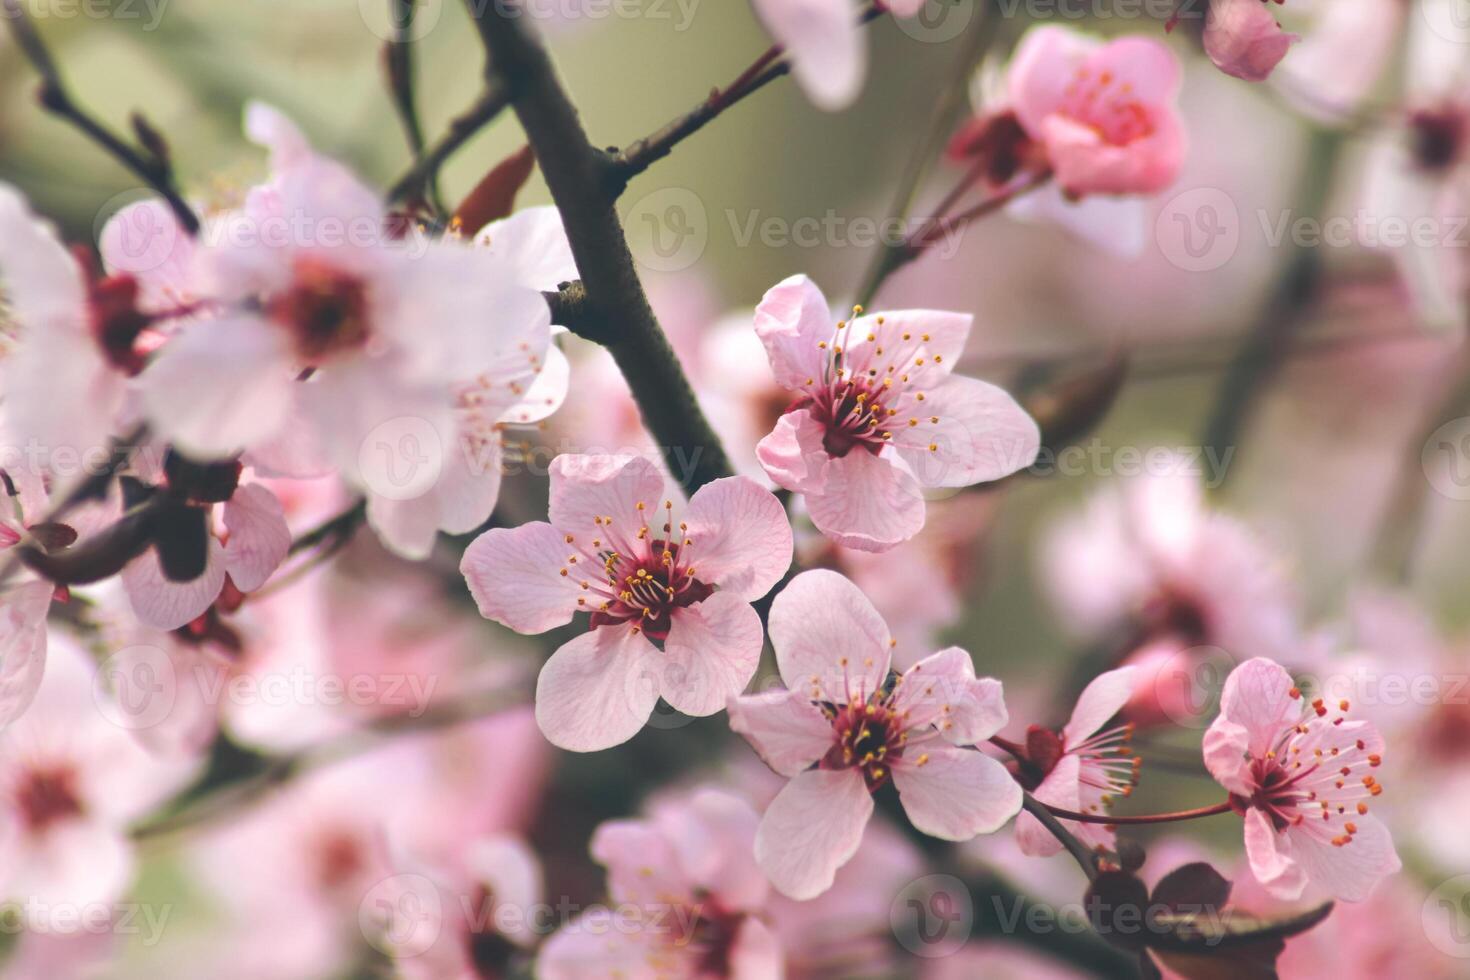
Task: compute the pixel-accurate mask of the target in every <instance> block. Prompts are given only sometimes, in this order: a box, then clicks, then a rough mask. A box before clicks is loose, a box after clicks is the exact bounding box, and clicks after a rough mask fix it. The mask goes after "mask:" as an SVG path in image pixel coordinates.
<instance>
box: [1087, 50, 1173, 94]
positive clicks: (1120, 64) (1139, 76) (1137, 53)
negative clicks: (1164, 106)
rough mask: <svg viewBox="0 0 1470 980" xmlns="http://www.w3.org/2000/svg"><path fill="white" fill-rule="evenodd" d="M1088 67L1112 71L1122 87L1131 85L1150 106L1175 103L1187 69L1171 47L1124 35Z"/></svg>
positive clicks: (1093, 54) (1094, 58)
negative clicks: (1184, 71) (1184, 70)
mask: <svg viewBox="0 0 1470 980" xmlns="http://www.w3.org/2000/svg"><path fill="white" fill-rule="evenodd" d="M1087 63H1088V67H1089V68H1092V69H1095V70H1096V71H1097V72H1098V73H1101V72H1104V71H1106V72H1109V73H1111V74H1112V76H1113V78H1114V79H1115V81H1116V82H1117V83H1118V84H1120V85H1126V86H1130V87H1131V88H1132V90H1133V91H1134V92H1135V93H1138V94H1140V96H1141V97H1142V98H1144V99H1145V100H1146V102H1147V103H1151V104H1154V105H1158V104H1161V103H1165V102H1171V101H1173V99H1174V97H1175V96H1176V95H1178V94H1179V85H1180V81H1181V79H1182V77H1183V67H1182V66H1181V65H1180V64H1179V59H1178V58H1177V57H1175V56H1174V52H1173V51H1171V50H1169V46H1168V45H1166V44H1164V43H1162V42H1160V41H1158V40H1156V39H1155V38H1151V37H1143V36H1137V35H1124V36H1123V37H1119V38H1114V39H1113V40H1111V41H1109V42H1108V43H1107V44H1104V45H1103V46H1102V47H1100V48H1098V49H1097V50H1096V51H1094V52H1093V53H1092V56H1091V57H1090V58H1089V59H1088V62H1087Z"/></svg>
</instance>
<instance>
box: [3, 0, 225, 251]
mask: <svg viewBox="0 0 1470 980" xmlns="http://www.w3.org/2000/svg"><path fill="white" fill-rule="evenodd" d="M3 3H4V13H5V19H6V20H8V21H9V22H10V32H11V35H12V36H13V37H14V38H15V42H16V45H17V46H18V47H19V48H20V50H21V52H22V53H23V54H24V55H25V56H26V59H27V60H29V61H30V63H31V65H32V66H33V67H34V68H35V69H36V71H37V73H39V74H40V76H41V89H40V102H41V106H42V107H43V108H44V109H46V111H48V112H50V113H51V114H52V115H55V116H58V117H60V118H62V119H65V120H66V121H67V122H70V123H71V124H72V125H73V126H75V127H76V128H77V129H79V130H81V131H82V133H83V134H84V135H86V136H87V138H88V139H90V140H91V141H92V142H94V143H96V144H97V145H98V146H100V147H102V149H104V150H106V151H107V153H108V154H109V155H111V156H112V157H113V159H115V160H117V161H118V162H119V163H121V164H122V165H123V166H124V167H127V168H128V169H129V170H131V171H132V172H133V174H134V175H135V176H137V177H138V178H139V179H140V180H142V181H143V182H144V183H145V184H147V185H148V186H149V187H151V188H153V190H155V191H157V192H158V194H159V195H160V196H161V197H162V198H163V199H164V200H165V201H167V202H168V206H169V208H170V209H171V210H172V211H173V213H174V216H175V217H176V218H177V219H178V221H179V224H180V225H182V226H183V227H184V230H185V231H187V232H188V233H189V234H191V235H193V234H197V233H198V231H199V217H198V215H196V214H195V213H194V209H193V208H191V207H189V205H188V204H187V203H186V202H185V201H184V199H183V197H182V196H181V195H180V193H179V188H178V183H177V181H176V180H175V178H174V170H173V162H172V161H171V160H170V159H169V155H168V148H167V145H166V144H165V143H164V142H163V140H162V138H161V137H160V136H159V135H158V133H157V131H156V130H154V128H153V127H152V126H151V125H150V124H149V123H148V122H147V121H145V120H144V119H143V117H142V116H141V115H139V114H137V113H134V114H133V119H132V123H133V130H134V131H135V132H136V133H137V134H138V138H139V140H140V141H141V142H142V143H143V149H142V150H141V151H139V150H138V149H135V148H134V147H133V146H131V145H130V144H128V143H127V142H126V141H125V140H123V139H122V138H121V137H119V136H118V135H117V134H115V133H113V132H112V130H110V129H108V128H107V127H106V126H104V125H103V124H102V123H100V122H98V121H97V120H96V119H95V118H93V117H92V115H91V114H90V113H88V112H87V111H86V110H85V109H83V108H82V107H81V106H80V105H78V104H77V102H76V100H75V99H73V98H72V96H71V93H70V92H68V91H67V88H66V84H65V83H64V82H63V81H62V78H61V71H60V69H58V68H57V66H56V62H55V60H53V59H52V57H51V53H50V52H49V51H48V50H47V49H46V45H45V44H44V43H43V42H42V41H41V37H40V35H39V34H37V33H36V28H35V25H34V24H32V23H31V22H30V19H29V16H28V15H27V14H26V11H25V8H24V7H22V6H21V3H20V0H3Z"/></svg>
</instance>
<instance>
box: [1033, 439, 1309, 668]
mask: <svg viewBox="0 0 1470 980" xmlns="http://www.w3.org/2000/svg"><path fill="white" fill-rule="evenodd" d="M1146 455H1147V457H1148V458H1149V459H1150V460H1151V461H1152V462H1151V463H1150V465H1149V467H1148V470H1147V472H1145V473H1143V474H1141V475H1138V476H1133V477H1127V478H1124V482H1122V483H1121V484H1120V485H1113V486H1107V487H1104V488H1103V489H1102V490H1100V491H1098V492H1097V493H1096V494H1095V495H1094V496H1093V498H1092V500H1091V501H1090V502H1089V503H1088V504H1087V505H1086V507H1085V508H1084V509H1083V511H1082V512H1081V513H1079V514H1076V515H1072V516H1069V517H1066V518H1063V519H1061V520H1058V521H1057V522H1055V524H1054V525H1053V527H1052V529H1051V530H1050V531H1049V532H1048V533H1047V534H1046V535H1045V536H1044V537H1043V539H1042V550H1041V556H1040V562H1039V564H1040V566H1041V569H1042V572H1043V576H1044V578H1043V583H1042V584H1043V588H1044V589H1046V590H1047V591H1048V592H1049V593H1050V594H1051V596H1052V600H1053V602H1054V603H1055V604H1056V605H1057V607H1058V610H1059V611H1060V612H1061V614H1062V617H1063V620H1064V622H1065V623H1066V624H1067V625H1068V626H1070V627H1071V628H1072V629H1073V630H1074V631H1076V632H1077V633H1079V634H1080V635H1084V636H1096V635H1098V634H1100V633H1102V632H1104V631H1106V630H1110V629H1117V628H1119V627H1128V626H1129V624H1130V623H1131V624H1132V628H1133V630H1134V632H1135V633H1136V642H1137V645H1139V646H1141V645H1144V644H1147V643H1149V642H1152V641H1169V642H1176V643H1177V644H1178V646H1179V648H1181V649H1188V648H1191V647H1196V646H1212V647H1221V648H1223V649H1224V650H1225V651H1226V652H1227V653H1229V654H1231V655H1233V656H1235V657H1240V658H1244V657H1251V656H1270V657H1272V658H1274V659H1277V660H1287V661H1289V660H1290V659H1291V658H1292V657H1293V656H1294V655H1295V654H1296V653H1297V652H1298V651H1299V649H1300V633H1301V630H1300V626H1299V623H1298V617H1297V612H1296V608H1295V589H1294V588H1293V586H1292V583H1291V581H1290V580H1289V578H1288V577H1287V576H1286V575H1285V574H1284V563H1283V562H1282V561H1281V560H1280V559H1279V558H1278V557H1277V556H1276V555H1274V554H1272V553H1271V552H1270V551H1269V550H1267V548H1266V547H1265V546H1264V545H1263V543H1262V542H1261V541H1260V539H1259V538H1258V537H1257V536H1256V535H1255V534H1254V533H1253V532H1252V531H1251V529H1250V528H1248V527H1247V526H1246V525H1244V524H1243V523H1241V522H1240V521H1237V520H1235V519H1234V518H1232V517H1229V516H1226V515H1224V514H1219V513H1216V512H1214V511H1212V510H1211V509H1210V508H1209V507H1207V506H1206V504H1205V500H1204V494H1203V491H1202V490H1201V487H1200V481H1199V477H1198V476H1196V475H1195V466H1193V465H1192V464H1191V463H1190V462H1189V460H1187V459H1186V458H1185V457H1183V456H1180V455H1177V454H1172V453H1171V454H1163V455H1159V454H1156V453H1154V452H1149V453H1147V454H1146Z"/></svg>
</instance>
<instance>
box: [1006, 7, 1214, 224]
mask: <svg viewBox="0 0 1470 980" xmlns="http://www.w3.org/2000/svg"><path fill="white" fill-rule="evenodd" d="M1179 78H1180V69H1179V62H1178V60H1177V59H1175V57H1174V55H1173V54H1171V53H1170V51H1169V49H1168V48H1166V47H1165V46H1164V45H1162V44H1160V43H1159V42H1157V41H1154V40H1152V39H1149V38H1142V37H1123V38H1118V39H1117V40H1113V41H1108V42H1103V41H1100V40H1096V39H1093V38H1090V37H1088V36H1087V35H1084V34H1080V33H1078V32H1076V31H1072V30H1070V29H1067V28H1064V27H1055V26H1050V25H1048V26H1044V27H1037V28H1034V29H1033V30H1031V31H1030V32H1029V33H1028V34H1027V35H1026V36H1025V38H1023V39H1022V41H1021V44H1020V46H1019V47H1018V48H1017V51H1016V55H1015V58H1014V60H1013V61H1012V62H1011V67H1010V74H1009V101H1010V104H1011V107H1012V108H1013V109H1014V110H1015V113H1016V116H1017V118H1018V119H1019V120H1020V122H1021V125H1022V127H1024V128H1025V130H1026V133H1027V134H1028V135H1029V136H1030V137H1031V138H1032V139H1033V140H1035V141H1037V142H1038V143H1040V144H1041V145H1042V146H1043V147H1044V148H1045V150H1046V156H1047V160H1048V161H1049V162H1050V164H1051V168H1052V170H1053V172H1054V173H1055V174H1056V180H1057V183H1058V184H1059V185H1060V186H1061V187H1062V189H1063V190H1064V191H1065V192H1067V193H1068V194H1069V195H1071V196H1073V197H1080V196H1082V195H1085V194H1154V193H1157V192H1159V191H1162V190H1164V189H1165V188H1167V187H1168V186H1169V185H1170V184H1172V183H1173V182H1174V179H1175V178H1176V177H1177V176H1178V175H1179V170H1180V168H1181V166H1182V165H1183V163H1184V154H1185V145H1186V140H1185V135H1184V127H1183V124H1182V122H1181V121H1180V119H1179V115H1178V112H1177V110H1176V108H1175V104H1174V103H1175V98H1176V96H1177V94H1178V90H1179Z"/></svg>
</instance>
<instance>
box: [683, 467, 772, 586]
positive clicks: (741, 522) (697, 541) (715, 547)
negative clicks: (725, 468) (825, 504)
mask: <svg viewBox="0 0 1470 980" xmlns="http://www.w3.org/2000/svg"><path fill="white" fill-rule="evenodd" d="M684 513H685V520H686V523H688V525H689V529H688V531H687V532H686V533H685V537H686V538H688V539H690V540H691V541H692V542H693V543H692V544H690V545H687V548H688V562H689V563H690V564H692V565H694V566H695V567H696V568H697V570H698V572H699V579H700V581H702V582H710V583H713V584H715V585H718V586H719V587H720V589H721V591H722V592H730V593H733V594H734V595H737V596H739V597H740V598H742V599H746V600H749V601H754V600H756V599H759V598H760V597H761V596H763V595H765V594H766V593H767V592H769V591H771V589H772V587H774V586H775V584H776V583H777V582H779V581H781V576H783V575H785V574H786V570H787V569H788V568H789V567H791V551H792V535H791V522H790V521H789V520H788V519H787V517H786V508H784V507H782V506H781V501H779V500H777V499H776V497H775V496H774V495H773V494H772V493H771V492H770V491H769V490H767V489H765V488H764V487H762V486H760V485H759V484H757V483H756V482H755V481H754V480H751V479H750V478H748V477H743V476H734V477H727V478H725V479H722V480H714V481H712V482H710V483H707V484H705V485H704V486H703V487H700V488H699V490H697V491H696V492H695V494H694V497H693V498H692V499H691V500H690V501H689V507H688V509H687V510H686V511H685V512H684ZM680 558H681V560H682V559H683V558H684V555H683V554H682V553H681V555H680Z"/></svg>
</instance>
